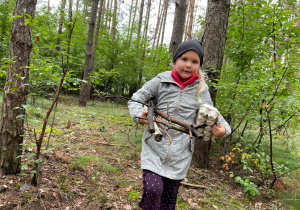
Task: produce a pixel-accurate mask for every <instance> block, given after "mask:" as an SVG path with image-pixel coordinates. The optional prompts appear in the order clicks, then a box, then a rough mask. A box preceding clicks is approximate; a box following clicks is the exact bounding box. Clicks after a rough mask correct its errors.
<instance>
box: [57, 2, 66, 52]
mask: <svg viewBox="0 0 300 210" xmlns="http://www.w3.org/2000/svg"><path fill="white" fill-rule="evenodd" d="M65 7H66V0H61V7H60V13H61V14H62V15H60V16H59V24H58V35H60V34H61V33H62V27H63V21H64V15H63V14H65ZM56 44H57V45H58V46H57V47H56V49H57V50H59V49H60V47H59V45H60V37H58V38H57V40H56Z"/></svg>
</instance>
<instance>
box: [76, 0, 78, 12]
mask: <svg viewBox="0 0 300 210" xmlns="http://www.w3.org/2000/svg"><path fill="white" fill-rule="evenodd" d="M78 6H79V0H77V1H76V12H77V11H78Z"/></svg>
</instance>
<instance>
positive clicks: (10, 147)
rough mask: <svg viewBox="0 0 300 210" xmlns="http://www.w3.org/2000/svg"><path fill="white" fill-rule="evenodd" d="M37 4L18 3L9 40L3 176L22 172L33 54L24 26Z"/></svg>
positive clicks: (1, 137)
mask: <svg viewBox="0 0 300 210" xmlns="http://www.w3.org/2000/svg"><path fill="white" fill-rule="evenodd" d="M36 3H37V0H16V1H15V7H14V14H13V16H17V15H20V16H22V17H20V18H16V19H14V20H13V22H12V28H11V35H10V40H9V46H10V47H9V58H10V59H11V60H12V61H14V63H13V64H10V67H9V71H8V72H7V76H6V84H5V86H4V96H3V103H2V118H1V124H0V167H1V171H2V173H3V174H16V173H19V172H20V166H21V158H16V157H18V156H19V155H21V154H22V143H23V136H22V135H24V117H25V110H24V108H23V107H22V105H25V104H26V96H27V94H28V85H27V84H28V80H29V65H30V53H31V50H32V45H33V44H32V28H31V26H30V25H26V26H25V24H24V20H25V18H24V11H26V14H28V15H30V16H31V17H32V19H33V18H34V13H35V7H36Z"/></svg>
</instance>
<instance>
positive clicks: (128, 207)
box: [123, 204, 131, 210]
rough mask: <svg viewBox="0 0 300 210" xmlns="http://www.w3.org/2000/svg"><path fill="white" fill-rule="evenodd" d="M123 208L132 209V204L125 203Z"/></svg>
mask: <svg viewBox="0 0 300 210" xmlns="http://www.w3.org/2000/svg"><path fill="white" fill-rule="evenodd" d="M123 209H126V210H131V206H130V205H128V204H127V205H124V206H123Z"/></svg>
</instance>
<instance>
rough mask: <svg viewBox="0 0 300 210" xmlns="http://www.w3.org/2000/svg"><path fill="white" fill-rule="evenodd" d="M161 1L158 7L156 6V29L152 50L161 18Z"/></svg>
mask: <svg viewBox="0 0 300 210" xmlns="http://www.w3.org/2000/svg"><path fill="white" fill-rule="evenodd" d="M161 1H162V0H159V6H158V12H157V21H156V27H155V31H154V38H153V43H152V48H154V46H155V41H156V36H157V33H158V27H159V23H160V19H161V16H162V10H161V9H160V8H161Z"/></svg>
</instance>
